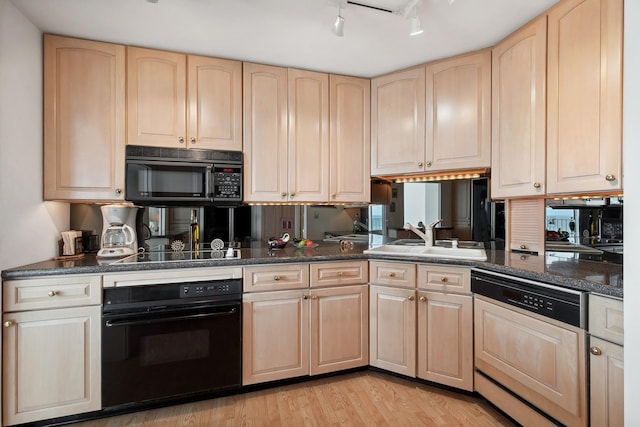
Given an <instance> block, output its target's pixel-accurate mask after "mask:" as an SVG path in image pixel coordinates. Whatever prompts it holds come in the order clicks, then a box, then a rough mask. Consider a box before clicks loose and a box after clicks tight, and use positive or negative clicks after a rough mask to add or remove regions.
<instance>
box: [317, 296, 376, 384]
mask: <svg viewBox="0 0 640 427" xmlns="http://www.w3.org/2000/svg"><path fill="white" fill-rule="evenodd" d="M368 288H369V287H368V286H367V285H358V286H343V287H337V288H330V289H317V290H313V291H312V293H311V375H317V374H324V373H327V372H335V371H340V370H343V369H350V368H356V367H359V366H366V365H368V364H369V328H368V325H369V323H368V321H369V298H368V295H369V294H368Z"/></svg>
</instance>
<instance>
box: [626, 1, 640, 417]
mask: <svg viewBox="0 0 640 427" xmlns="http://www.w3.org/2000/svg"><path fill="white" fill-rule="evenodd" d="M624 3H625V4H624V8H625V11H624V13H625V25H624V27H625V35H624V45H625V49H624V62H625V67H624V75H625V80H624V118H623V120H624V160H625V162H624V163H625V164H624V182H625V189H624V208H623V209H624V218H625V221H624V241H625V245H624V329H625V331H624V334H625V337H624V358H625V360H626V363H625V365H624V380H625V384H624V385H625V390H624V395H625V405H624V411H625V417H624V418H625V425H627V426H638V425H640V406H639V405H638V404H637V402H638V398H637V397H638V396H640V363H638V361H640V326H639V325H640V310H638V304H640V283H639V282H640V263H639V262H638V260H640V248H639V247H638V242H640V221H638V218H640V168H638V164H637V163H638V159H640V120H639V118H640V79H638V76H640V2H639V1H638V0H625V2H624Z"/></svg>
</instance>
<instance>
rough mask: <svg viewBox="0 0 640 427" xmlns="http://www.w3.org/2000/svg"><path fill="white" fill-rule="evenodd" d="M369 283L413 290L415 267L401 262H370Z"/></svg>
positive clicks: (414, 285)
mask: <svg viewBox="0 0 640 427" xmlns="http://www.w3.org/2000/svg"><path fill="white" fill-rule="evenodd" d="M369 281H370V282H371V283H373V284H376V285H388V286H400V287H406V288H415V287H416V266H415V264H408V263H402V262H380V261H374V262H370V263H369Z"/></svg>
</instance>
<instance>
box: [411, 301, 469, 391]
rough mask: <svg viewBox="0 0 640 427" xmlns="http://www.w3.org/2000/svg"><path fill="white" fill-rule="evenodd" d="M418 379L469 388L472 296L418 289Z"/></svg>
mask: <svg viewBox="0 0 640 427" xmlns="http://www.w3.org/2000/svg"><path fill="white" fill-rule="evenodd" d="M418 378H422V379H425V380H428V381H433V382H436V383H438V384H444V385H448V386H451V387H456V388H460V389H463V390H467V391H473V298H472V297H471V295H457V294H444V293H438V292H422V291H418Z"/></svg>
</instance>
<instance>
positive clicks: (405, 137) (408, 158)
mask: <svg viewBox="0 0 640 427" xmlns="http://www.w3.org/2000/svg"><path fill="white" fill-rule="evenodd" d="M424 120H425V72H424V66H421V67H415V68H410V69H408V70H403V71H398V72H395V73H391V74H387V75H385V76H381V77H377V78H375V79H372V80H371V174H372V175H389V174H399V173H411V172H423V171H424V155H425V139H424V133H425V126H424Z"/></svg>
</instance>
